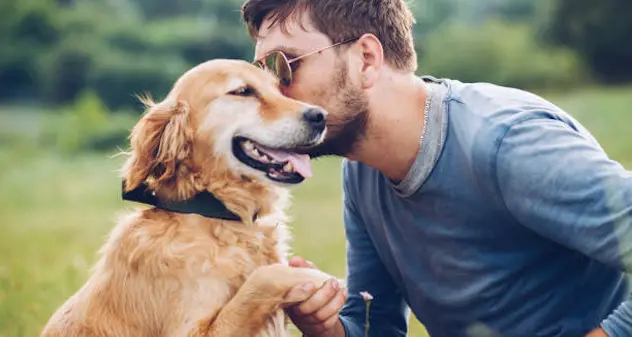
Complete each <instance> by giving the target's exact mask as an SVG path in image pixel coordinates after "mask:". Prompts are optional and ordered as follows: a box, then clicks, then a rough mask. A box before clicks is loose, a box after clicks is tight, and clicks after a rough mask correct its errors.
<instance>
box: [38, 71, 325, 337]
mask: <svg viewBox="0 0 632 337" xmlns="http://www.w3.org/2000/svg"><path fill="white" fill-rule="evenodd" d="M240 88H241V89H243V88H251V89H254V91H255V94H254V95H251V96H239V95H237V96H236V95H231V94H229V93H230V92H231V91H235V90H239V89H240ZM144 101H145V103H146V105H147V112H146V114H145V115H144V116H143V117H142V118H141V119H140V121H139V122H138V124H137V125H136V126H135V127H134V129H133V130H132V133H131V137H130V140H131V153H130V157H129V159H128V160H127V162H126V163H125V165H124V167H123V170H122V173H123V177H124V178H125V179H126V185H125V189H126V190H131V189H134V188H135V187H137V186H138V185H139V184H141V183H147V184H148V185H149V187H150V189H151V190H153V191H155V193H156V195H157V196H158V197H160V198H166V199H178V200H182V199H187V198H190V197H191V196H193V195H194V194H196V193H198V192H200V191H209V192H211V193H214V194H215V195H216V196H217V197H218V198H219V199H221V200H222V201H223V202H224V203H225V204H226V206H227V208H229V209H230V210H231V211H233V212H234V213H235V214H238V215H239V216H240V217H241V218H242V219H243V221H242V222H237V221H224V220H219V219H212V218H206V217H202V216H200V215H197V214H181V213H170V212H168V211H165V210H161V209H156V208H144V209H139V210H137V211H135V212H133V213H131V214H129V215H127V216H125V217H124V218H122V219H121V221H119V222H118V224H117V226H116V227H115V228H114V229H113V231H112V233H111V235H110V237H109V239H108V240H107V242H106V243H105V245H104V246H103V247H102V249H101V251H100V253H101V256H100V259H99V261H98V262H97V263H96V265H95V267H94V269H93V273H92V275H91V276H90V277H89V279H88V280H87V281H86V283H85V284H84V285H83V287H81V289H79V290H78V291H77V293H75V294H74V295H73V296H71V297H70V298H69V299H68V300H67V301H66V303H64V304H63V305H62V306H61V307H60V308H59V309H58V310H57V311H56V312H55V313H54V314H53V315H52V317H51V318H50V320H49V321H48V323H47V325H46V327H45V328H44V330H43V332H42V336H51V337H52V336H66V337H75V336H121V337H127V336H130V337H131V336H134V337H139V336H218V337H231V336H234V337H247V336H287V335H288V333H287V330H286V325H287V322H288V320H287V319H286V318H285V315H284V312H283V309H282V307H283V305H285V304H290V303H295V302H298V301H301V300H303V299H304V298H299V297H294V295H292V297H294V298H290V296H289V295H288V294H289V293H288V290H289V289H290V287H293V286H296V285H299V284H301V283H303V282H307V281H311V282H314V283H315V284H316V286H320V285H322V284H323V283H324V282H325V281H326V280H327V279H329V278H331V277H330V276H329V275H326V274H324V273H321V272H319V271H316V270H313V269H306V268H290V267H288V266H287V263H286V262H287V261H286V255H287V253H288V245H287V240H288V237H289V236H288V233H287V231H286V227H285V222H286V221H287V219H286V216H285V213H284V211H285V209H286V207H287V206H288V204H289V202H288V201H289V197H288V192H287V191H286V189H285V188H283V187H281V186H279V185H278V184H276V183H273V182H272V181H271V180H268V179H267V178H265V176H264V174H263V173H262V172H260V171H256V170H254V169H252V168H250V167H249V166H246V165H245V164H242V163H241V162H239V161H238V160H237V159H236V158H235V157H234V156H233V155H232V153H231V152H230V151H231V150H230V149H231V147H230V141H231V139H232V137H233V136H234V135H235V134H237V133H244V134H247V135H248V136H249V137H252V139H255V140H256V141H257V142H262V143H263V144H265V145H269V146H278V147H282V146H284V144H286V145H287V146H289V145H291V144H298V143H300V142H306V141H307V140H306V137H307V136H306V131H305V126H304V122H303V121H302V119H301V113H302V111H303V110H304V109H305V108H306V107H307V105H306V104H304V103H301V102H298V101H295V100H292V99H289V98H287V97H285V96H283V95H282V94H281V93H280V92H279V91H278V89H277V83H276V80H275V79H274V77H273V76H271V75H270V74H268V73H267V72H265V71H263V70H259V69H257V68H255V67H254V66H252V65H250V64H248V63H246V62H243V61H235V60H213V61H209V62H206V63H203V64H201V65H199V66H197V67H195V68H193V69H191V70H190V71H188V72H187V73H186V74H184V75H183V76H182V77H181V78H180V79H179V80H178V81H177V82H176V83H175V85H174V87H173V88H172V90H171V92H170V93H169V94H168V96H167V97H166V98H165V99H164V100H163V101H162V102H159V103H154V102H152V101H151V100H149V99H145V100H144ZM284 142H285V143H284ZM255 214H258V218H257V220H256V221H252V220H251V219H253V216H254V215H255Z"/></svg>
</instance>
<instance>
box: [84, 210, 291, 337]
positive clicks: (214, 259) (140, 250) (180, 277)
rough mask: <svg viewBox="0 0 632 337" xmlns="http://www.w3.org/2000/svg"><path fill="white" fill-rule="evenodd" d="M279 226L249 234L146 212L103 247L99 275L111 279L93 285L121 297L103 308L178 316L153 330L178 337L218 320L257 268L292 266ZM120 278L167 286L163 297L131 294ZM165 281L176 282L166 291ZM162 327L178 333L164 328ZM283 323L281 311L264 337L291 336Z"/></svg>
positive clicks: (247, 229)
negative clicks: (123, 305) (136, 306)
mask: <svg viewBox="0 0 632 337" xmlns="http://www.w3.org/2000/svg"><path fill="white" fill-rule="evenodd" d="M279 219H282V217H279V218H275V217H272V216H269V217H266V219H262V220H260V221H257V222H256V223H255V225H254V226H252V225H251V226H246V225H244V224H236V223H234V222H228V221H220V220H215V219H208V218H204V217H201V216H197V215H195V216H183V215H173V214H170V213H166V212H163V211H154V210H147V211H142V212H141V213H140V214H137V215H136V216H132V218H131V219H128V221H123V223H121V224H120V225H119V226H118V227H117V228H115V230H114V232H113V233H112V235H111V237H110V240H108V242H107V243H106V245H105V246H104V247H103V250H102V253H103V258H102V259H101V260H100V261H99V263H98V264H97V266H96V269H97V270H99V271H98V272H97V273H96V275H110V278H109V279H107V280H106V279H103V278H101V279H95V280H93V281H92V282H89V283H91V284H92V285H93V286H94V287H95V288H102V287H107V288H114V289H119V290H116V291H112V292H109V291H108V292H107V294H104V295H106V296H104V297H102V301H101V302H100V303H102V304H100V305H99V306H100V307H101V306H103V305H108V304H107V303H106V302H109V301H112V302H111V303H112V305H113V306H117V305H116V302H117V301H118V302H127V301H133V302H136V303H145V305H147V306H148V307H146V309H147V312H148V313H149V312H152V311H154V309H152V308H151V307H156V306H169V307H172V308H174V309H175V310H169V312H168V313H167V314H168V315H169V317H156V320H155V325H156V326H159V330H160V331H163V332H166V331H171V332H173V334H170V333H169V334H166V335H179V332H180V330H181V329H182V330H183V331H186V330H188V329H191V328H193V327H194V326H195V324H197V322H199V321H201V320H205V319H208V318H209V315H210V316H211V317H212V316H214V315H217V313H218V312H219V311H220V310H221V308H222V307H223V305H225V304H226V303H227V302H228V301H230V299H231V298H232V297H233V296H234V295H235V293H236V292H237V291H238V290H239V288H240V287H241V286H242V285H243V284H244V282H245V281H246V279H247V277H248V276H249V275H250V274H251V273H252V272H253V271H254V270H255V269H256V268H257V267H259V266H262V265H267V264H272V263H278V262H281V263H286V253H287V250H288V248H287V242H286V241H287V238H288V233H287V228H286V227H285V224H284V223H282V222H280V221H277V220H279ZM117 270H118V271H122V270H126V271H127V272H128V273H130V274H132V275H139V276H141V277H143V278H148V281H149V282H153V283H154V286H155V285H157V284H158V283H160V282H165V284H169V286H165V287H164V289H162V290H161V292H160V293H158V294H145V293H144V292H143V289H125V288H124V287H125V281H124V279H125V278H126V277H128V276H124V275H120V274H113V273H112V272H113V271H117ZM132 277H134V276H132ZM167 280H175V281H176V282H170V283H166V282H168V281H167ZM173 285H177V286H176V287H175V288H174V287H173ZM85 290H87V289H85ZM93 290H95V289H93ZM97 291H98V290H97ZM176 303H179V304H176ZM174 304H176V305H174ZM215 308H216V310H215V311H213V309H215ZM86 309H87V311H91V309H90V308H86ZM209 309H211V310H209ZM158 311H160V310H158ZM120 314H121V315H123V316H125V315H129V316H128V317H134V315H139V314H143V313H142V312H141V311H139V310H135V311H134V312H129V313H120ZM145 322H147V319H145ZM164 322H172V323H173V325H174V326H165V325H164ZM182 322H189V323H187V324H182ZM285 323H286V318H285V315H284V314H283V312H282V311H278V312H277V313H276V314H275V315H274V316H273V317H271V318H270V320H269V323H268V324H267V326H268V327H267V329H266V331H265V332H264V333H263V334H262V335H261V336H269V337H284V336H288V334H287V331H286V328H285V327H286V324H285Z"/></svg>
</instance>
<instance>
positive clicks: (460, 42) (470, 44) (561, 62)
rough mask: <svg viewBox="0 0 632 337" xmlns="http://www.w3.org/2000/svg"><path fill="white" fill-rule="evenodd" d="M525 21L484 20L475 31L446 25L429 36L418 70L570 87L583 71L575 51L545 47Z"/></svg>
mask: <svg viewBox="0 0 632 337" xmlns="http://www.w3.org/2000/svg"><path fill="white" fill-rule="evenodd" d="M532 35H533V32H532V31H531V29H530V28H529V26H527V25H524V24H520V25H518V24H514V25H506V24H503V23H501V22H498V21H488V22H486V23H485V24H484V25H481V26H480V27H479V28H478V29H476V30H472V29H471V28H469V27H468V26H462V25H450V26H447V27H445V28H444V29H441V30H438V31H435V33H434V34H433V35H432V36H430V37H429V38H428V40H427V48H426V49H427V52H426V54H425V55H423V57H422V58H421V59H420V70H421V72H422V73H429V74H432V75H434V76H437V77H450V78H455V79H459V80H461V81H464V82H479V81H484V82H492V83H496V84H503V85H509V86H515V87H519V88H530V89H533V88H548V87H556V88H560V87H572V86H577V85H579V84H584V81H585V80H586V77H587V76H586V74H585V73H584V71H583V69H582V67H581V64H580V62H579V61H578V59H577V58H576V57H575V55H574V54H573V53H572V52H570V51H568V50H564V49H561V48H554V47H548V48H546V47H543V46H541V45H539V44H537V43H536V41H535V40H534V39H532V38H530V37H531V36H532Z"/></svg>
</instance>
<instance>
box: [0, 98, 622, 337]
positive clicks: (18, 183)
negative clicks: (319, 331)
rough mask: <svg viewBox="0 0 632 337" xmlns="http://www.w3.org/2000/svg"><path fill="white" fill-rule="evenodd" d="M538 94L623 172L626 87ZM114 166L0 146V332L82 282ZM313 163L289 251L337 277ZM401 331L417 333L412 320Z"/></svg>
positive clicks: (116, 199) (319, 176)
mask: <svg viewBox="0 0 632 337" xmlns="http://www.w3.org/2000/svg"><path fill="white" fill-rule="evenodd" d="M547 97H549V98H551V99H552V100H553V102H555V103H557V104H558V105H560V106H562V107H563V108H565V109H567V111H569V112H571V113H572V114H574V115H575V116H576V117H577V118H579V120H580V121H582V122H584V124H585V125H586V126H587V127H588V129H589V130H591V131H592V132H593V133H594V135H595V136H596V137H597V139H598V140H599V141H600V142H601V144H602V145H603V146H604V148H605V149H606V151H607V152H608V153H609V154H610V155H611V157H612V158H614V159H616V160H619V161H621V162H622V163H623V164H624V165H626V167H628V168H632V141H631V140H630V135H631V132H630V126H632V112H630V110H629V108H630V107H632V88H612V89H607V90H606V89H586V90H583V91H579V92H575V93H572V94H567V95H555V96H547ZM6 117H7V113H6V112H5V118H4V122H1V121H2V120H3V118H2V115H1V114H0V134H1V133H2V132H3V130H2V129H5V130H4V132H7V130H13V131H15V130H16V129H20V128H19V127H18V126H17V125H12V124H11V123H8V122H7V121H10V120H11V119H10V118H6ZM0 139H1V138H0ZM120 164H121V160H120V159H112V158H110V156H109V154H84V155H80V156H75V157H70V156H62V155H60V154H56V153H49V152H43V151H26V150H25V149H17V148H15V147H14V148H8V147H7V146H6V145H5V146H4V147H2V145H1V144H0V228H1V230H2V232H1V233H0V337H23V336H36V335H37V334H38V332H39V330H40V329H41V327H42V325H43V324H44V323H45V321H46V320H47V319H48V317H49V315H50V314H51V313H52V312H53V311H54V310H55V309H56V308H57V306H58V305H60V304H61V303H62V302H63V301H64V300H65V299H66V298H67V297H68V296H69V295H70V294H71V293H72V292H74V291H75V290H76V289H77V288H78V287H79V286H80V285H81V284H82V282H83V281H84V280H85V278H86V276H87V270H88V269H89V268H90V267H91V265H92V263H93V262H94V261H95V258H96V253H95V252H96V250H97V249H98V248H99V246H100V245H101V243H102V242H103V240H104V238H105V236H106V235H107V233H108V232H109V230H110V228H111V227H112V225H113V223H114V220H115V216H116V214H117V213H118V212H121V211H124V210H125V209H128V208H130V206H131V205H130V204H125V203H123V202H122V201H121V200H120V191H119V188H120V182H119V179H118V178H117V176H116V173H115V171H116V170H117V169H118V167H119V165H120ZM314 165H315V168H314V170H315V174H316V176H315V177H314V178H313V179H312V180H310V181H307V182H306V183H304V184H303V185H301V186H299V187H297V188H296V190H295V194H294V206H293V208H292V211H291V214H292V215H293V218H294V221H293V222H292V226H293V234H294V252H295V254H299V255H302V256H305V257H307V258H308V259H310V260H312V261H313V262H314V263H315V264H316V265H318V266H319V267H321V268H322V269H324V270H325V271H327V272H329V273H332V274H334V275H337V276H339V277H343V276H344V272H345V257H344V247H345V239H344V233H343V226H342V221H341V208H340V199H341V196H340V184H339V181H340V162H339V160H338V159H333V158H331V159H324V160H318V161H316V162H315V163H314ZM409 336H416V337H422V336H426V334H425V332H424V330H423V328H422V327H421V325H420V324H419V323H417V322H416V321H415V320H414V318H411V332H410V334H409Z"/></svg>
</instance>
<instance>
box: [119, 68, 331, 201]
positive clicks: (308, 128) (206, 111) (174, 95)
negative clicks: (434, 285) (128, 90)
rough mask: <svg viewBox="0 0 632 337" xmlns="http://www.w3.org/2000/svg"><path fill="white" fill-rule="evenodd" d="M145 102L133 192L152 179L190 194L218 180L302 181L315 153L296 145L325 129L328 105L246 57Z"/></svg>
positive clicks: (134, 137) (313, 140)
mask: <svg viewBox="0 0 632 337" xmlns="http://www.w3.org/2000/svg"><path fill="white" fill-rule="evenodd" d="M144 103H145V104H146V106H147V111H146V113H145V114H144V116H143V117H142V118H141V119H140V121H139V122H138V123H137V124H136V126H135V127H134V129H133V130H132V134H131V137H130V140H131V156H130V158H129V159H128V161H127V163H126V165H125V167H124V169H123V176H124V178H125V180H126V185H125V189H126V190H128V191H129V190H132V189H134V188H136V187H137V186H139V184H141V183H143V182H147V183H148V184H149V186H150V188H151V189H153V190H154V191H156V192H158V191H159V190H163V193H162V194H163V195H164V194H166V195H169V196H175V197H177V198H187V197H190V196H191V195H192V194H193V193H195V192H198V191H199V190H201V189H205V188H206V186H205V185H208V184H210V183H213V180H215V182H216V183H221V181H225V180H226V179H229V180H230V179H232V180H239V181H244V182H248V181H257V182H262V183H275V184H283V185H287V184H297V183H300V182H301V181H303V179H304V178H306V177H309V176H311V174H312V173H311V167H310V158H309V157H308V156H307V155H299V154H297V153H294V152H292V150H291V149H293V148H305V147H310V146H314V145H317V144H319V143H320V142H321V141H322V140H323V138H324V135H325V131H326V128H325V122H326V112H325V111H323V110H322V109H320V108H318V107H315V106H311V105H308V104H306V103H303V102H299V101H296V100H293V99H290V98H288V97H286V96H284V95H282V94H281V92H280V91H279V89H278V83H277V79H276V78H275V77H274V76H272V74H270V73H269V72H267V71H264V70H261V69H259V68H257V67H255V66H253V65H251V64H249V63H247V62H245V61H238V60H212V61H208V62H205V63H203V64H200V65H198V66H196V67H194V68H193V69H191V70H189V71H188V72H186V73H185V74H184V75H182V77H180V78H179V79H178V81H177V82H176V83H175V85H174V86H173V88H172V90H171V91H170V92H169V94H168V95H167V97H166V98H165V99H164V100H163V101H161V102H158V103H154V102H152V101H151V100H148V99H145V100H144ZM218 180H219V181H218ZM166 190H171V192H168V191H166Z"/></svg>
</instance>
